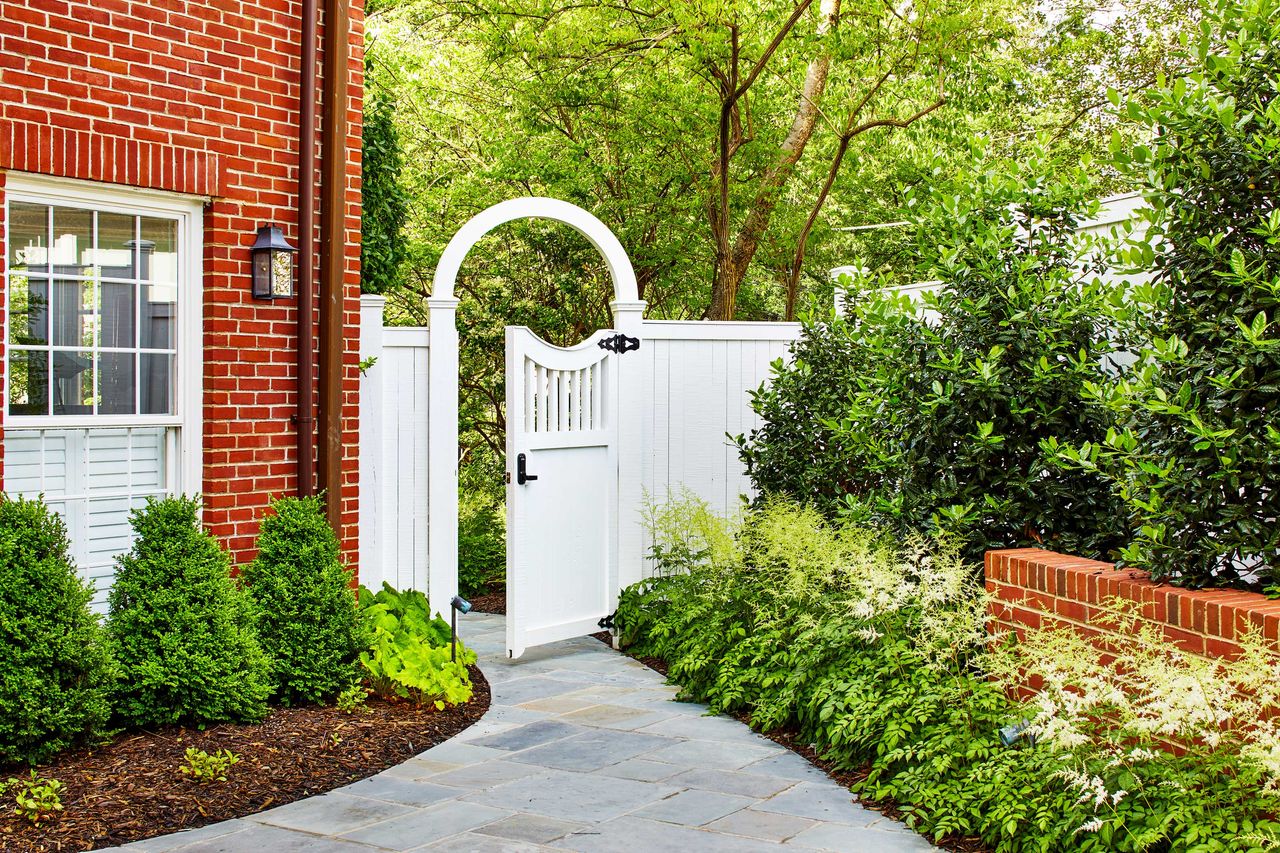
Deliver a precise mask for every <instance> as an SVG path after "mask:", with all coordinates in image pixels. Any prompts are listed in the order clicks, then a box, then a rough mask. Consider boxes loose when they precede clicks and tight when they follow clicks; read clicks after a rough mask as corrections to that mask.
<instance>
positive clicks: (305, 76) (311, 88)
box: [297, 0, 319, 498]
mask: <svg viewBox="0 0 1280 853" xmlns="http://www.w3.org/2000/svg"><path fill="white" fill-rule="evenodd" d="M318 25H319V21H317V20H316V0H302V56H301V59H300V65H301V67H300V74H301V81H300V85H301V89H300V91H299V93H298V113H299V115H298V418H297V420H298V495H299V496H300V497H304V498H305V497H309V496H310V495H313V494H315V490H316V464H315V448H316V419H315V415H314V414H313V401H314V398H315V388H316V361H315V349H316V344H315V326H314V325H313V323H314V319H315V316H314V315H315V270H316V239H315V233H316V27H317V26H318Z"/></svg>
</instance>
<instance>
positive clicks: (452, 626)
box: [449, 595, 471, 663]
mask: <svg viewBox="0 0 1280 853" xmlns="http://www.w3.org/2000/svg"><path fill="white" fill-rule="evenodd" d="M470 612H471V602H470V601H467V600H466V599H465V598H463V597H462V596H460V595H455V596H454V597H453V598H452V599H451V600H450V601H449V632H450V634H451V637H450V640H449V660H450V661H452V662H453V663H457V662H458V614H459V613H470Z"/></svg>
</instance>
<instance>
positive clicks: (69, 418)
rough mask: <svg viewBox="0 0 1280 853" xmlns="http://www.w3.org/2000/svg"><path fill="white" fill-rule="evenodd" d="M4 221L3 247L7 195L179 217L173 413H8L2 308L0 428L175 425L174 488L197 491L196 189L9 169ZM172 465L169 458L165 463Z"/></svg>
mask: <svg viewBox="0 0 1280 853" xmlns="http://www.w3.org/2000/svg"><path fill="white" fill-rule="evenodd" d="M3 192H4V197H5V199H4V226H5V235H4V236H5V241H6V249H7V241H8V237H9V235H8V230H9V228H8V224H9V221H10V219H9V206H10V204H11V203H12V202H28V203H34V204H49V205H62V206H68V207H80V208H89V209H92V210H97V211H101V212H107V213H122V214H126V215H130V216H159V217H163V218H169V219H176V220H177V222H178V228H177V231H178V267H179V268H178V282H177V291H178V317H177V323H176V328H175V331H174V337H175V345H174V348H175V350H176V355H175V356H174V362H175V364H174V378H175V382H176V384H177V388H176V390H175V395H174V412H173V414H169V415H146V414H123V415H119V414H96V415H93V414H90V415H84V414H77V415H53V414H49V415H23V414H11V413H10V412H9V376H10V371H9V357H10V353H12V352H13V351H14V349H13V347H11V346H10V345H9V320H10V315H9V312H8V311H7V310H6V311H5V312H4V324H3V330H2V333H3V335H4V339H3V340H4V387H3V389H0V393H3V394H4V405H3V412H4V428H5V429H13V430H18V429H42V430H56V429H85V428H94V427H176V428H177V429H178V445H179V446H178V448H177V449H178V454H177V455H178V459H177V460H176V469H175V470H173V473H174V474H175V475H176V476H175V477H174V478H173V480H172V481H171V482H173V485H174V489H173V491H174V492H175V493H182V492H184V491H187V492H191V491H198V490H199V484H200V483H201V482H202V476H203V471H202V468H201V451H202V442H203V423H204V418H203V405H204V352H203V350H204V341H203V336H204V322H203V317H204V222H203V219H204V205H205V204H206V203H207V202H208V199H206V198H201V197H199V196H189V195H182V194H179V193H168V192H162V191H158V190H145V189H137V188H133V187H124V186H119V185H115V184H102V183H97V182H93V181H79V180H70V179H65V178H55V177H50V176H46V175H34V174H30V173H24V172H8V173H7V174H6V179H5V185H4V189H3ZM9 254H10V253H9V251H7V250H6V251H5V252H4V258H3V259H2V261H0V268H2V272H3V276H4V278H3V283H4V288H5V291H4V292H5V297H6V302H7V299H8V293H9ZM171 464H173V463H171Z"/></svg>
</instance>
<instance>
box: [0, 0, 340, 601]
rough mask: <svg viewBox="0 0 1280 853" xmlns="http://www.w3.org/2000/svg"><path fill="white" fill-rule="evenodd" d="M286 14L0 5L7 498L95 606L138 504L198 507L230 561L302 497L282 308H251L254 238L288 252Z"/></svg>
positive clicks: (248, 7)
mask: <svg viewBox="0 0 1280 853" xmlns="http://www.w3.org/2000/svg"><path fill="white" fill-rule="evenodd" d="M351 6H352V8H351V16H352V27H351V61H350V63H349V71H350V81H351V82H350V86H351V88H350V98H349V103H348V105H347V122H348V136H347V146H346V147H347V149H348V152H349V153H348V155H347V163H346V198H345V202H346V203H345V207H346V222H345V233H346V235H347V240H346V241H345V242H346V250H345V252H344V255H345V266H344V269H345V272H344V282H345V284H344V290H343V299H342V301H343V304H344V306H345V310H344V323H343V325H344V328H345V330H346V332H347V334H346V335H345V342H344V345H343V356H342V377H341V387H342V400H343V403H342V418H341V422H342V426H341V430H342V444H343V448H344V450H343V460H342V467H341V470H342V477H341V486H340V489H341V518H342V542H343V550H344V555H345V558H346V559H347V561H348V563H349V564H350V565H352V566H353V567H354V566H355V562H356V553H357V548H356V519H357V505H356V504H357V483H356V458H355V457H356V453H357V435H358V408H357V402H358V401H357V394H358V380H359V369H358V358H359V356H358V351H359V339H358V334H359V243H360V241H359V229H360V214H359V210H360V159H359V150H360V132H361V105H362V85H361V82H362V81H361V73H362V69H363V53H362V31H363V26H362V24H363V22H362V15H361V9H360V6H361V3H360V0H356V2H354V3H352V4H351ZM300 16H301V7H300V5H299V3H297V2H292V0H204V2H200V1H199V0H88V1H87V2H86V0H0V217H6V218H5V219H4V220H3V221H0V226H3V228H2V231H0V233H2V234H3V237H2V238H0V239H3V241H4V251H5V259H6V266H5V281H4V285H3V307H4V310H5V313H6V314H7V315H8V316H7V321H8V322H6V326H5V328H6V336H5V339H4V342H3V346H4V358H3V361H2V362H0V363H2V364H3V365H4V367H3V369H4V370H5V378H6V404H5V406H4V407H3V411H2V413H0V417H3V419H4V420H3V423H2V424H0V426H2V428H3V433H2V435H3V439H2V443H3V448H4V459H3V466H4V467H3V468H0V472H2V473H0V476H3V480H2V481H0V482H2V483H3V486H4V489H5V490H6V491H8V492H10V493H13V492H21V493H38V492H43V493H45V495H46V499H47V500H49V501H50V503H51V505H55V506H58V507H59V508H60V509H62V510H64V511H65V513H70V514H71V515H72V516H75V518H76V520H75V522H74V523H73V522H72V520H70V519H69V521H68V524H69V527H70V528H71V532H72V539H73V545H75V544H76V537H77V535H79V536H80V537H81V538H82V539H84V540H85V542H82V543H80V546H79V547H80V553H79V556H80V557H81V559H82V560H85V561H87V562H89V563H91V564H96V565H97V566H98V568H97V569H96V570H92V571H90V572H89V573H90V575H94V574H95V573H96V574H97V579H98V580H99V587H100V594H101V587H102V586H103V584H102V583H101V581H103V580H108V579H109V568H104V566H108V565H109V558H110V552H112V551H113V549H114V550H115V551H118V550H120V549H121V548H122V547H125V546H127V542H123V541H122V540H121V539H120V537H119V533H120V519H121V518H122V517H124V518H127V508H128V506H129V505H137V504H138V503H140V502H141V499H142V498H143V497H145V496H146V495H147V494H151V493H160V492H165V491H169V492H174V491H181V492H185V493H187V494H194V493H196V492H199V493H200V494H201V495H202V497H203V501H204V506H205V510H204V521H205V524H206V526H207V527H208V528H209V529H210V530H211V531H212V532H213V533H215V534H216V535H217V536H218V537H220V539H221V540H222V541H223V543H224V545H225V547H226V548H227V550H228V551H229V552H230V553H231V554H232V556H233V559H234V561H235V562H237V563H243V562H245V561H246V560H248V559H251V558H252V556H253V553H254V540H255V537H256V535H257V530H258V524H259V519H260V517H261V515H262V513H263V511H264V509H265V507H266V506H267V503H268V501H269V500H270V499H271V498H272V497H276V496H281V495H288V494H294V493H296V492H297V489H298V482H299V481H298V475H297V448H298V435H297V428H296V426H295V415H296V413H297V404H298V399H297V395H298V375H297V369H298V368H297V363H298V353H297V340H298V335H297V324H298V317H297V311H298V307H297V306H298V302H297V300H296V299H288V300H278V301H255V300H254V299H253V298H252V296H251V294H250V254H249V247H250V245H251V244H252V243H253V241H254V239H255V236H256V231H257V228H258V227H259V226H260V225H263V224H266V223H276V224H279V225H280V226H281V227H282V228H283V231H284V234H285V237H286V239H287V240H288V241H289V242H290V243H292V244H293V245H295V246H296V245H298V244H299V234H298V212H297V211H298V195H299V194H298V168H299V157H298V148H299V142H298V123H299V91H300V74H299V68H300V48H299V43H300V33H301V17H300ZM318 73H319V72H318ZM317 124H319V119H317ZM318 171H319V170H318ZM133 200H136V210H134V207H135V204H134V201H133ZM196 241H198V245H197V244H196ZM317 254H318V252H317ZM197 295H198V298H197ZM184 297H190V298H185V299H184ZM318 304H319V300H317V305H318ZM318 314H319V312H318V309H317V312H316V316H317V318H318ZM50 318H52V319H50ZM184 323H185V324H187V325H186V326H184ZM184 328H188V329H190V332H189V333H187V334H185V335H184V332H183V329H184ZM317 329H318V325H317ZM28 386H30V387H28ZM64 423H65V424H67V425H69V426H68V428H65V429H64V428H63V424H64ZM113 448H114V449H113ZM112 454H115V455H112ZM104 460H105V461H104ZM121 460H123V461H121ZM194 460H199V461H198V462H195V461H194ZM184 465H185V466H186V468H187V470H186V471H185V472H184V470H183V469H184ZM95 466H98V467H100V468H102V469H103V470H108V469H110V471H109V475H102V476H99V473H98V472H97V471H96V469H95ZM113 466H114V467H113ZM89 470H93V472H94V473H93V477H92V478H90V476H89V475H88V474H89ZM121 472H123V473H121ZM65 513H64V514H65ZM86 537H87V538H86ZM94 537H97V538H96V539H95V538H94ZM86 543H88V544H86ZM95 561H96V563H95ZM82 567H83V563H82Z"/></svg>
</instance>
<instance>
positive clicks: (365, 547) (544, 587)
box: [360, 198, 799, 657]
mask: <svg viewBox="0 0 1280 853" xmlns="http://www.w3.org/2000/svg"><path fill="white" fill-rule="evenodd" d="M525 218H543V219H552V220H555V221H558V222H562V223H565V224H567V225H570V226H572V227H573V228H574V229H576V230H577V231H579V232H580V233H582V234H583V235H584V236H585V237H586V238H587V239H588V240H590V241H591V243H592V244H593V245H594V246H595V247H596V249H597V250H599V252H600V253H601V255H602V256H603V257H604V259H605V262H606V264H607V265H608V268H609V273H610V276H611V277H612V279H613V286H614V300H613V301H612V302H611V303H610V309H611V310H612V312H613V328H612V329H609V330H602V331H599V332H596V333H595V334H593V335H592V336H590V337H589V338H588V339H587V340H586V341H584V342H583V343H581V344H579V345H577V346H574V347H568V348H560V347H554V346H552V345H550V344H548V343H546V342H545V341H542V340H540V339H539V338H538V337H537V336H536V335H534V334H533V333H532V332H531V331H529V330H528V329H525V328H522V327H520V328H517V327H511V328H508V329H507V429H508V434H507V477H508V478H509V480H508V482H509V484H508V486H507V489H508V491H507V517H508V531H507V578H508V581H507V584H508V586H507V589H508V592H507V596H508V602H507V646H508V653H509V654H510V655H511V656H512V657H518V656H519V655H520V654H522V653H523V652H524V650H525V649H527V648H529V647H531V646H535V645H539V644H542V643H548V642H552V641H553V640H557V639H562V638H565V637H571V636H577V635H581V634H584V633H587V632H589V631H592V630H594V629H595V627H596V624H597V622H598V621H599V620H600V619H601V618H602V617H604V616H607V615H609V614H611V613H612V612H613V610H614V608H615V607H616V604H617V596H618V592H619V591H620V590H621V589H622V588H623V587H625V586H627V585H629V584H632V583H635V582H636V581H638V580H640V579H641V578H642V577H643V576H644V567H645V560H644V553H645V550H646V546H647V544H648V543H647V542H646V539H645V536H644V532H643V527H642V524H641V510H642V507H643V503H644V500H645V495H646V493H647V494H649V495H653V496H655V497H657V498H659V499H661V498H662V497H664V496H665V495H666V494H667V492H668V491H671V490H675V489H687V490H689V491H691V492H692V493H694V494H696V495H698V496H699V497H701V498H703V499H704V500H706V501H707V502H708V503H710V504H711V506H712V507H713V508H714V509H716V510H717V511H727V510H731V509H732V508H733V507H734V505H735V504H736V503H737V501H738V496H739V495H742V494H748V493H750V489H751V487H750V482H749V480H748V478H747V477H746V474H745V472H744V471H743V468H742V465H741V463H740V462H739V460H738V457H737V452H736V450H735V449H734V448H732V447H731V446H730V444H729V442H728V440H727V438H726V434H738V433H742V432H749V431H750V430H751V429H752V428H753V427H755V426H757V425H758V424H759V419H758V417H757V416H756V415H755V413H754V412H753V411H752V410H751V406H750V395H749V392H750V391H752V390H754V389H756V388H758V387H759V386H760V384H761V383H762V382H764V381H766V380H767V378H768V374H769V367H770V364H771V363H773V362H775V361H776V360H778V359H785V358H786V357H787V355H788V348H789V345H790V343H791V342H792V341H794V340H795V339H796V337H797V336H798V334H799V326H798V325H797V324H795V323H741V322H723V323H722V322H683V321H681V322H670V321H646V320H645V319H644V308H645V303H644V302H643V301H641V300H640V299H639V298H638V296H637V289H636V279H635V273H634V272H633V270H632V268H631V263H630V261H629V260H628V259H627V256H626V253H625V251H624V250H623V248H622V245H621V244H620V243H619V242H618V240H617V238H616V237H615V236H614V235H613V234H612V233H611V232H610V231H609V230H608V228H606V227H605V225H604V224H603V223H601V222H600V221H599V220H598V219H596V218H595V217H594V216H592V215H591V214H590V213H588V212H587V211H585V210H582V209H581V208H579V207H575V206H574V205H571V204H568V203H566V202H562V201H558V200H555V199H547V198H524V199H514V200H512V201H507V202H503V203H501V204H498V205H495V206H493V207H491V208H489V209H488V210H485V211H483V212H482V213H480V214H478V215H477V216H476V217H474V218H473V219H471V220H470V221H469V222H468V223H467V224H466V225H464V226H463V227H462V229H461V230H459V231H458V233H457V234H456V235H454V237H453V239H452V240H451V241H450V242H449V245H448V246H447V247H446V248H445V251H444V253H443V254H442V255H441V258H440V263H439V265H438V266H437V267H436V274H435V280H434V283H433V288H432V295H431V297H430V298H429V299H428V300H427V304H428V307H429V309H430V336H429V337H428V335H427V334H426V330H422V329H417V330H412V331H400V330H395V331H393V330H391V329H386V330H383V329H381V327H380V314H381V304H380V300H379V299H378V298H376V297H366V300H367V306H366V310H365V314H364V316H365V320H364V324H363V326H362V332H361V346H360V354H361V357H362V358H364V359H366V360H370V359H377V360H376V361H374V363H373V365H372V366H371V367H369V368H368V369H367V371H366V372H365V375H364V377H363V378H362V380H361V426H360V431H361V448H360V487H361V494H360V515H361V522H360V577H361V580H362V582H364V583H365V584H367V585H370V586H377V585H378V584H379V583H381V581H382V580H387V581H389V582H391V583H392V584H393V585H397V586H408V585H410V584H411V585H412V586H413V587H414V588H417V589H420V590H423V591H424V592H426V593H427V595H428V598H429V599H430V602H431V606H432V608H433V609H435V610H437V611H439V612H441V613H445V614H447V613H448V609H449V602H450V600H451V599H452V598H453V596H454V595H456V594H457V589H458V574H457V565H458V454H457V448H458V332H457V327H456V325H455V314H456V311H457V305H458V300H457V299H456V298H455V297H454V296H453V287H454V281H455V278H456V277H457V274H458V270H459V268H460V266H461V264H462V261H463V259H464V258H465V257H466V255H467V253H468V251H470V249H471V247H472V246H473V245H474V244H475V243H476V242H478V241H479V240H480V239H481V238H482V237H484V236H485V235H486V234H487V233H489V232H490V231H492V230H493V229H494V228H496V227H498V226H500V225H502V224H504V223H506V222H510V221H512V220H516V219H525ZM374 324H377V325H376V326H375V325H374ZM366 412H368V413H370V414H371V415H372V417H367V416H366ZM406 422H408V423H411V424H412V426H410V427H406V426H405V424H406ZM424 450H425V457H424V456H423V451H424ZM521 457H523V473H524V476H523V478H522V477H521V470H522V469H521ZM424 458H425V465H424V464H422V460H423V459H424ZM406 466H411V467H406ZM408 472H411V474H409V473H408ZM406 475H409V476H411V477H412V483H411V484H409V485H408V486H406V483H405V482H404V478H405V476H406ZM532 477H536V478H537V479H536V480H535V479H531V478H532ZM522 480H523V482H522ZM423 518H425V528H426V539H425V542H424V541H422V538H421V532H422V529H423V526H424V525H423ZM409 543H412V547H407V545H408V544H409Z"/></svg>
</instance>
